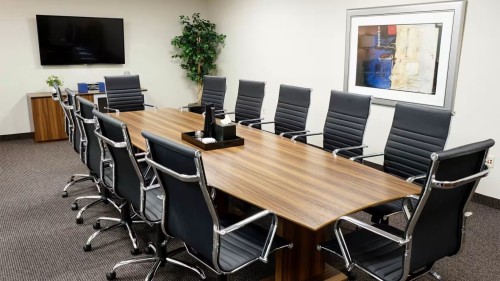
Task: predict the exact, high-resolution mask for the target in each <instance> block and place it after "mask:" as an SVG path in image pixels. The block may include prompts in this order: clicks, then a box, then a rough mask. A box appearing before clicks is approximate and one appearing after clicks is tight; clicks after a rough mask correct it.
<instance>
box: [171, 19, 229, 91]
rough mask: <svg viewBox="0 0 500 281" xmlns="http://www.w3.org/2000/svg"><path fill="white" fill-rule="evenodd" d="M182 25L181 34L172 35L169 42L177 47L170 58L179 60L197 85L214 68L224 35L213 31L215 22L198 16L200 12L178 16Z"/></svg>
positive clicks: (199, 84) (187, 74)
mask: <svg viewBox="0 0 500 281" xmlns="http://www.w3.org/2000/svg"><path fill="white" fill-rule="evenodd" d="M180 21H181V24H182V25H183V26H184V27H183V30H182V35H180V36H176V37H174V39H172V41H171V43H172V45H173V46H174V47H176V48H177V49H178V53H177V54H175V55H173V56H172V58H178V59H180V61H181V68H183V69H185V70H186V76H187V77H188V78H189V79H190V80H191V81H193V82H196V84H197V85H198V87H200V86H201V84H202V82H203V76H204V75H207V74H210V73H211V71H213V70H215V69H216V67H217V66H216V64H215V60H216V59H217V52H218V49H219V46H220V45H223V44H224V40H225V39H226V35H223V34H219V33H217V32H216V31H215V24H213V23H211V22H210V21H208V20H204V19H201V18H200V13H195V14H193V16H192V18H191V19H190V18H189V17H188V16H180Z"/></svg>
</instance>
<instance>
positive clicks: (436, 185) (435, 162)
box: [317, 149, 489, 281]
mask: <svg viewBox="0 0 500 281" xmlns="http://www.w3.org/2000/svg"><path fill="white" fill-rule="evenodd" d="M487 155H488V149H486V151H485V154H484V159H483V163H485V161H486V156H487ZM431 160H432V162H431V167H430V174H431V176H430V177H428V178H427V181H426V184H425V186H424V190H423V194H422V196H420V197H418V196H414V195H410V196H408V197H407V198H406V200H404V203H405V205H406V207H405V210H409V211H411V220H410V221H409V224H408V226H407V227H406V231H405V232H404V236H403V237H399V236H397V235H394V234H392V233H389V232H386V231H384V230H381V229H379V228H377V227H375V226H372V225H370V224H367V223H365V222H362V221H360V220H357V219H355V218H352V217H349V216H343V217H341V218H339V219H338V220H337V221H336V222H335V225H334V233H335V237H336V238H337V241H338V243H339V246H340V250H341V252H342V255H339V254H338V253H336V252H334V251H332V250H330V249H328V248H325V247H323V246H322V245H320V244H318V245H317V250H318V251H321V250H325V251H327V252H330V253H333V254H335V255H337V256H340V257H341V258H343V259H344V263H345V267H346V269H347V271H348V273H350V272H351V270H352V269H353V268H354V267H357V268H359V269H361V270H362V271H364V272H366V273H367V274H369V275H370V276H372V277H373V278H375V279H376V280H382V279H381V278H379V277H378V276H376V275H374V274H373V273H371V272H369V271H368V270H366V269H364V268H363V267H361V266H359V265H358V264H356V263H355V262H354V261H353V260H352V258H351V255H350V253H349V249H348V247H347V244H346V242H345V239H344V235H343V233H342V229H341V227H340V226H341V223H342V222H348V223H351V224H353V225H355V226H356V227H358V228H362V229H365V230H368V231H370V232H372V233H374V234H377V235H379V236H381V237H383V238H385V239H389V240H391V241H393V242H396V243H398V244H399V245H400V246H404V247H405V254H404V255H403V259H404V261H403V274H402V277H401V279H400V280H401V281H403V280H407V278H410V280H412V279H413V278H415V279H416V278H419V277H421V276H422V275H423V274H425V273H426V272H428V273H430V274H431V275H432V276H433V277H435V278H436V279H440V275H439V274H437V273H436V272H434V271H432V270H431V268H428V269H426V270H427V271H426V272H420V273H419V274H418V275H417V276H410V272H409V271H410V256H411V255H410V253H411V251H412V237H413V231H414V228H415V226H416V223H417V221H418V219H419V217H420V214H421V213H422V210H423V209H424V208H425V205H426V202H427V200H428V198H429V196H430V193H431V191H432V189H450V188H454V187H457V186H459V185H463V184H467V183H470V182H473V181H476V182H475V184H474V186H473V188H472V191H471V192H470V195H469V198H468V199H467V202H466V204H465V205H464V207H463V210H462V216H463V220H462V226H461V232H462V235H461V242H460V245H459V249H458V251H457V253H455V255H457V254H459V253H460V252H461V251H462V246H463V243H464V241H465V236H466V227H467V219H468V218H469V217H470V216H471V215H472V212H468V211H466V209H467V207H468V204H469V203H470V201H471V199H472V196H473V194H474V191H475V190H476V188H477V185H478V184H479V179H481V178H483V177H486V176H487V175H488V173H489V168H488V167H487V166H485V169H484V170H482V171H481V172H478V173H476V174H473V175H470V176H467V177H465V178H461V179H458V180H454V181H438V180H436V179H435V176H436V171H437V168H438V166H439V156H438V154H437V153H432V155H431ZM483 166H484V164H483ZM411 198H414V199H415V198H418V199H419V200H420V202H419V204H418V205H417V207H416V209H415V210H414V211H412V210H413V206H411V204H410V202H411V201H410V200H409V199H411Z"/></svg>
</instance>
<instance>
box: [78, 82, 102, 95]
mask: <svg viewBox="0 0 500 281" xmlns="http://www.w3.org/2000/svg"><path fill="white" fill-rule="evenodd" d="M89 91H99V92H101V93H103V92H104V91H105V88H104V82H97V83H78V92H79V93H88V92H89Z"/></svg>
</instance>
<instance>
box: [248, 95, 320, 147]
mask: <svg viewBox="0 0 500 281" xmlns="http://www.w3.org/2000/svg"><path fill="white" fill-rule="evenodd" d="M310 104H311V89H309V88H302V87H296V86H289V85H280V91H279V98H278V105H277V107H276V114H275V115H274V121H266V122H252V123H251V124H249V127H255V126H257V125H262V124H274V133H275V134H279V135H280V136H286V137H289V138H291V137H292V136H293V135H296V134H303V133H308V132H309V131H308V130H306V121H307V114H308V112H309V105H310ZM296 140H297V141H300V142H304V143H306V142H307V137H298V138H297V139H296Z"/></svg>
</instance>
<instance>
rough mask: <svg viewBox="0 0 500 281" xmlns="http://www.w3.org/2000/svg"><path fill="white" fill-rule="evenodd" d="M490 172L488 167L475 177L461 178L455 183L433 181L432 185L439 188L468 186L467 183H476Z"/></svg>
mask: <svg viewBox="0 0 500 281" xmlns="http://www.w3.org/2000/svg"><path fill="white" fill-rule="evenodd" d="M489 172H490V168H488V167H486V169H484V170H483V171H481V172H479V173H476V174H474V175H470V176H468V177H465V178H461V179H458V180H454V181H438V180H435V179H433V180H432V184H433V185H434V186H436V187H438V188H454V187H456V186H459V185H463V184H467V183H470V182H473V181H476V180H478V179H480V178H484V177H486V176H487V175H488V174H489Z"/></svg>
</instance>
